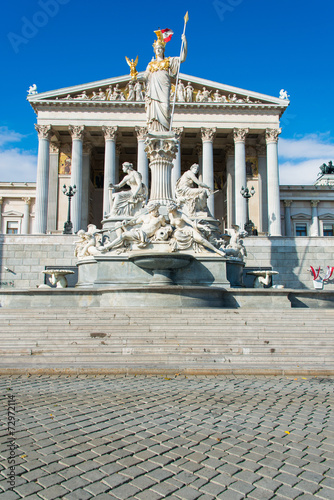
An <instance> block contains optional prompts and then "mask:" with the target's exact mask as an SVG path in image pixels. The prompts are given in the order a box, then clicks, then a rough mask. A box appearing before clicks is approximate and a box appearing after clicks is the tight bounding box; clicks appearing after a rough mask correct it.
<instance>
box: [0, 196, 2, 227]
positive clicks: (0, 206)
mask: <svg viewBox="0 0 334 500" xmlns="http://www.w3.org/2000/svg"><path fill="white" fill-rule="evenodd" d="M2 204H3V198H2V196H1V197H0V233H2V232H3V231H2Z"/></svg>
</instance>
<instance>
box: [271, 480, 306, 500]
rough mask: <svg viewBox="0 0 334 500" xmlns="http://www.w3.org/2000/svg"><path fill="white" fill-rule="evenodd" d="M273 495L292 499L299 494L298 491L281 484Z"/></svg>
mask: <svg viewBox="0 0 334 500" xmlns="http://www.w3.org/2000/svg"><path fill="white" fill-rule="evenodd" d="M275 496H278V497H283V498H289V499H290V498H291V499H294V498H297V497H299V496H300V491H298V490H296V489H295V488H291V486H288V485H286V484H283V485H282V486H280V487H279V488H278V489H277V490H276V491H275Z"/></svg>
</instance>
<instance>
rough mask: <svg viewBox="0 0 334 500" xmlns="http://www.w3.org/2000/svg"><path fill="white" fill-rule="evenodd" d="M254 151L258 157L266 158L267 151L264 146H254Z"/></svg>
mask: <svg viewBox="0 0 334 500" xmlns="http://www.w3.org/2000/svg"><path fill="white" fill-rule="evenodd" d="M256 151H257V155H258V156H266V153H267V149H266V145H265V144H256Z"/></svg>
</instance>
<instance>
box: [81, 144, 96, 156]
mask: <svg viewBox="0 0 334 500" xmlns="http://www.w3.org/2000/svg"><path fill="white" fill-rule="evenodd" d="M92 149H93V145H92V143H91V142H84V143H83V146H82V154H84V155H90V154H91V152H92Z"/></svg>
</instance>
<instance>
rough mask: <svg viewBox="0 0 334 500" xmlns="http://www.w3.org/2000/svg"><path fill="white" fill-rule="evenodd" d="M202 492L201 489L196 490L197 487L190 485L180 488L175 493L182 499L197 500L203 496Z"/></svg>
mask: <svg viewBox="0 0 334 500" xmlns="http://www.w3.org/2000/svg"><path fill="white" fill-rule="evenodd" d="M201 494H202V493H200V492H199V491H196V490H195V489H193V488H191V487H190V486H184V487H183V488H181V489H179V490H178V491H176V492H175V495H176V496H177V497H178V498H181V499H182V500H196V499H197V498H199V497H200V496H201Z"/></svg>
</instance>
